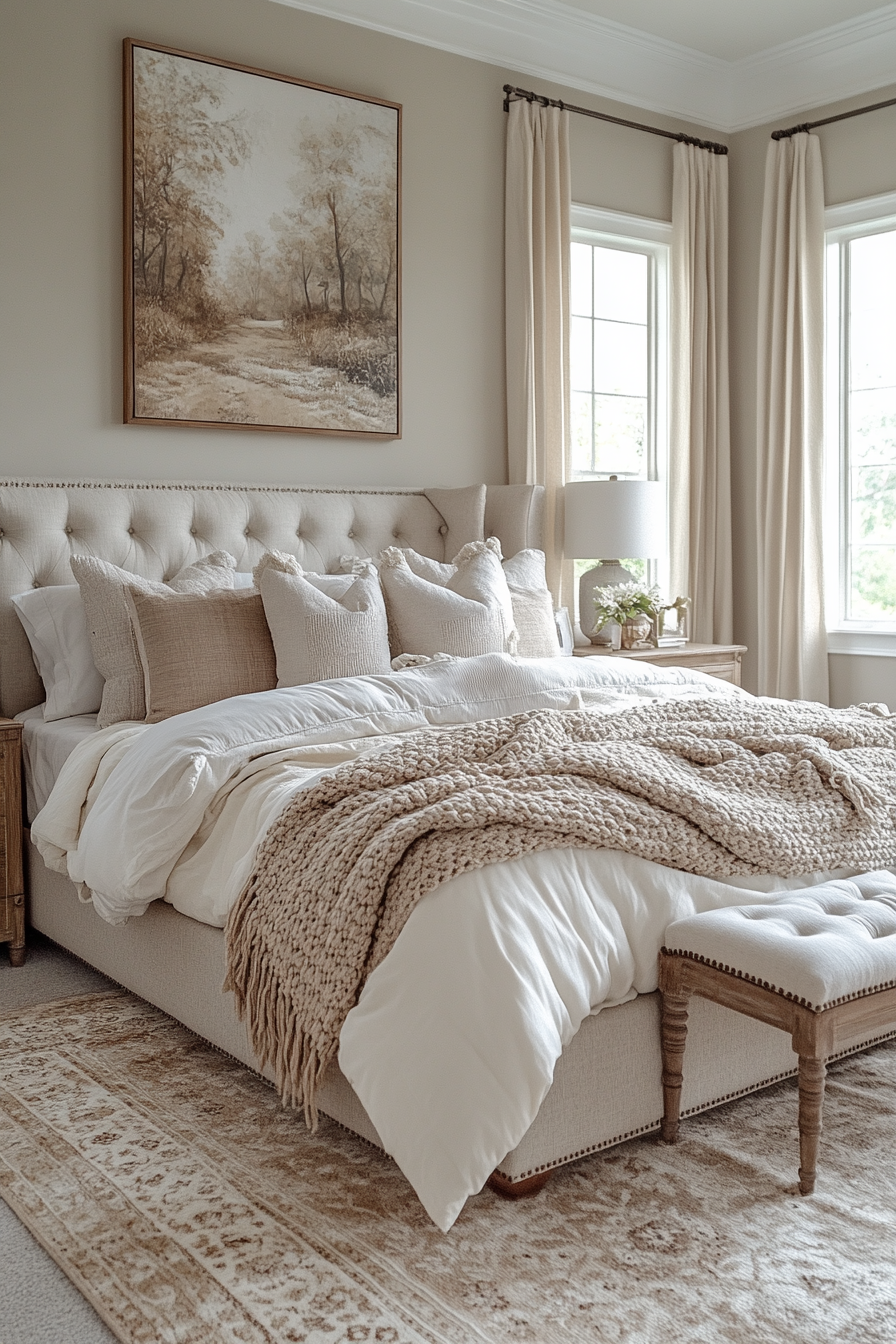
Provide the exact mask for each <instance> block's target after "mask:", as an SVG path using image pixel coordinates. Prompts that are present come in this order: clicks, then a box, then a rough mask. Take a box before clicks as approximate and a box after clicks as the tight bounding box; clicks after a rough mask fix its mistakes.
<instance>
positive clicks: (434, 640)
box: [380, 538, 516, 658]
mask: <svg viewBox="0 0 896 1344" xmlns="http://www.w3.org/2000/svg"><path fill="white" fill-rule="evenodd" d="M380 559H381V565H382V567H381V569H380V580H381V582H382V585H383V594H384V596H385V599H386V610H387V611H388V613H389V629H390V634H391V635H392V645H393V648H396V646H397V652H399V653H423V654H430V655H432V654H435V653H447V654H451V655H453V656H455V657H459V658H470V657H473V656H475V655H476V654H480V653H503V652H505V650H507V651H512V649H513V646H514V644H515V639H516V632H515V628H514V624H513V607H512V605H511V601H510V591H509V589H508V587H507V580H506V579H505V577H504V571H503V570H502V568H501V548H500V545H499V544H498V542H497V541H496V540H495V538H489V540H488V541H474V542H470V543H469V544H468V545H466V546H464V548H463V549H462V550H461V551H460V552H459V553H458V555H457V556H456V557H455V559H454V564H453V567H452V571H453V572H452V573H451V574H450V576H449V577H448V578H447V581H446V582H444V583H442V582H440V577H441V576H439V577H434V578H433V579H427V578H423V577H422V576H421V575H420V574H416V573H414V570H413V569H412V568H411V565H410V562H409V558H408V555H407V554H406V552H404V551H401V550H399V549H398V547H396V546H390V547H389V548H388V549H387V550H385V551H383V554H382V556H381V557H380ZM447 568H448V567H446V566H440V569H442V570H443V571H444V570H446V569H447ZM429 572H430V573H435V571H434V570H430V571H429Z"/></svg>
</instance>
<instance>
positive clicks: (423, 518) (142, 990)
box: [0, 481, 865, 1193]
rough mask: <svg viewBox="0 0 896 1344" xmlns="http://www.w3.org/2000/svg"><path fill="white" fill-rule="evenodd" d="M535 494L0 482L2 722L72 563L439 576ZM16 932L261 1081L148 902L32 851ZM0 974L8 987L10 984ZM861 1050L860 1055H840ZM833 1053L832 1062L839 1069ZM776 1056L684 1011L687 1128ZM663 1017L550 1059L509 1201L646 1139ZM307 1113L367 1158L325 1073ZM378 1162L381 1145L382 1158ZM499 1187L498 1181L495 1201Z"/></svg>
mask: <svg viewBox="0 0 896 1344" xmlns="http://www.w3.org/2000/svg"><path fill="white" fill-rule="evenodd" d="M542 508H543V501H542V497H541V491H540V489H539V488H538V487H530V486H490V487H489V488H488V490H487V492H486V495H485V500H484V510H483V498H482V489H481V488H471V489H469V490H435V489H433V490H419V491H399V490H370V491H367V490H364V491H361V490H359V491H343V490H320V489H301V488H293V487H272V486H235V485H191V484H177V483H169V484H155V483H123V484H119V483H112V482H84V481H81V482H73V483H71V484H68V483H64V482H57V481H34V482H26V481H7V482H0V712H2V713H3V714H6V715H12V714H16V713H18V712H20V711H21V710H23V709H27V708H29V707H30V706H32V705H35V704H37V703H39V702H40V701H41V699H42V698H43V695H42V689H41V684H40V680H39V678H38V676H37V673H36V671H35V668H34V664H33V661H32V658H31V653H30V649H29V647H28V643H27V640H26V639H25V636H24V633H23V631H22V629H21V627H20V625H19V622H18V620H17V619H16V617H15V614H14V611H13V607H12V603H11V602H10V598H11V597H12V596H13V594H15V593H20V592H23V591H25V590H26V589H28V588H30V587H33V586H39V585H44V584H60V583H71V582H72V581H73V580H72V574H71V570H70V568H69V563H68V562H69V558H70V556H71V555H73V554H92V555H98V556H100V557H102V558H103V559H107V560H110V561H112V562H113V563H115V564H117V565H121V566H123V567H124V568H126V569H129V570H131V571H133V572H134V573H136V574H140V575H142V576H144V577H146V578H153V579H163V578H167V577H170V576H171V575H173V574H174V573H176V571H177V570H178V569H179V568H181V566H183V565H184V564H186V563H188V562H189V561H190V560H193V559H196V558H198V557H199V556H201V555H205V554H207V553H208V552H210V551H212V550H217V549H224V550H228V551H230V552H231V553H232V554H233V555H235V556H236V559H237V565H238V568H240V569H243V570H249V569H251V568H252V566H253V565H254V563H255V562H256V561H257V560H258V559H259V557H260V556H261V555H262V554H263V552H264V551H266V550H269V549H277V550H282V551H290V552H292V553H293V554H295V555H297V556H298V558H299V560H300V561H301V562H302V563H303V565H304V566H305V567H306V568H308V569H319V570H327V569H329V568H331V567H332V566H333V564H334V562H335V561H336V560H337V559H338V557H339V556H341V555H343V554H345V553H347V552H348V553H351V552H354V553H356V554H359V555H366V554H376V553H377V552H378V551H379V550H380V549H382V548H383V547H384V546H387V545H394V544H396V543H397V544H399V545H401V544H405V545H410V546H413V547H414V548H415V549H416V550H418V551H420V552H422V553H424V554H426V555H429V556H431V557H433V558H434V559H437V560H445V559H450V558H451V557H452V556H453V555H454V554H456V552H457V551H458V550H459V549H460V548H461V546H463V545H464V544H465V543H466V542H467V541H470V540H474V539H476V538H478V537H480V536H481V535H482V534H483V530H484V533H485V535H486V536H488V535H495V536H497V537H499V538H500V540H501V543H502V546H503V548H504V552H505V554H507V555H512V554H513V553H514V552H515V551H517V550H519V549H521V548H523V547H525V546H537V545H539V543H540V539H541V520H542ZM26 851H27V853H28V856H29V866H30V873H29V893H28V912H29V919H30V922H31V924H32V925H33V927H34V928H36V929H38V930H40V931H41V932H42V933H44V934H46V935H47V936H48V937H50V938H51V939H53V940H54V941H55V942H57V943H59V944H61V946H63V947H65V948H67V949H69V950H70V951H71V952H73V953H74V954H75V955H76V956H78V957H81V958H83V960H84V961H86V962H89V963H90V964H91V965H92V966H95V967H97V968H98V969H99V970H100V971H103V972H104V973H105V974H106V975H108V976H110V977H111V978H112V979H113V980H115V981H117V982H118V983H119V984H122V985H124V986H126V987H127V988H128V989H131V990H133V991H134V992H135V993H137V994H139V995H141V996H142V997H143V998H145V999H148V1000H149V1001H150V1002H151V1003H154V1004H156V1005H158V1007H160V1008H162V1009H164V1010H165V1011H166V1012H168V1013H170V1014H171V1015H172V1016H174V1017H176V1018H177V1019H178V1020H179V1021H181V1022H183V1023H184V1024H185V1025H186V1026H187V1027H189V1028H190V1029H191V1030H193V1031H195V1032H196V1033H197V1034H198V1035H200V1036H202V1037H204V1038H205V1039H206V1040H208V1041H210V1042H211V1043H212V1044H213V1045H215V1046H217V1047H218V1048H220V1049H222V1050H224V1051H226V1052H227V1053H228V1054H230V1055H233V1056H234V1057H235V1058H237V1059H238V1060H241V1061H242V1062H243V1063H245V1064H247V1065H248V1066H249V1067H252V1068H254V1067H257V1066H256V1063H255V1061H254V1059H253V1056H252V1051H251V1049H250V1047H249V1042H248V1039H247V1036H246V1032H245V1029H244V1027H243V1025H242V1023H240V1022H239V1021H238V1020H237V1018H236V1015H235V1012H234V1009H233V1005H232V1000H231V997H230V996H229V995H224V994H222V993H221V983H222V980H223V975H224V937H223V933H222V931H221V930H220V929H215V928H211V927H209V926H208V925H206V924H200V923H198V922H197V921H195V920H192V919H189V918H187V917H186V916H184V915H180V914H178V913H177V912H176V911H175V910H173V909H172V908H171V907H170V906H168V905H165V904H163V903H162V902H155V903H154V904H153V905H152V906H151V907H150V909H149V911H148V912H147V914H146V915H144V916H142V917H141V918H139V919H134V920H131V921H130V923H128V924H126V925H124V926H123V927H112V926H110V925H108V924H106V923H104V922H103V921H102V920H101V919H100V918H99V916H98V915H96V913H95V912H94V910H93V908H92V906H89V905H83V904H81V903H80V902H79V901H78V899H77V896H76V893H75V889H74V887H73V886H72V884H71V883H70V882H68V880H67V879H65V878H63V877H60V876H59V875H58V874H56V873H52V872H50V871H48V869H47V868H46V867H45V866H44V864H43V861H42V860H41V858H40V856H39V855H38V854H37V852H36V850H34V849H33V848H32V847H31V846H30V845H28V846H26ZM10 973H12V972H10ZM864 1043H865V1042H864V1041H862V1040H861V1039H857V1040H856V1041H855V1042H853V1043H850V1045H849V1048H850V1049H856V1048H859V1046H860V1045H861V1044H864ZM844 1053H845V1052H844ZM794 1059H795V1056H794V1055H793V1053H792V1051H791V1047H790V1041H789V1038H788V1037H787V1036H786V1034H785V1033H782V1032H779V1031H776V1030H775V1029H774V1028H772V1027H767V1026H764V1025H762V1024H761V1023H758V1022H755V1021H752V1020H751V1019H749V1018H746V1017H744V1016H742V1015H740V1014H735V1013H732V1012H730V1011H729V1010H727V1009H725V1008H720V1007H718V1006H716V1005H714V1004H711V1003H709V1002H707V1001H705V1000H702V999H697V1000H695V1001H694V1003H693V1005H692V1009H691V1019H690V1031H689V1036H688V1069H687V1076H686V1079H685V1087H684V1094H683V1114H691V1113H693V1112H695V1111H699V1110H704V1109H706V1108H708V1107H710V1106H713V1105H718V1104H719V1103H720V1102H723V1101H726V1100H729V1099H730V1098H732V1097H736V1096H739V1095H741V1094H743V1093H745V1092H749V1091H753V1090H754V1089H756V1088H758V1087H762V1086H765V1085H766V1084H768V1083H770V1082H773V1081H775V1080H777V1079H779V1078H783V1077H787V1076H790V1075H792V1074H794V1073H795V1072H796V1070H795V1068H794V1066H793V1061H794ZM660 1074H661V1063H660V1044H659V1005H658V996H657V995H656V994H648V995H642V996H639V997H638V998H636V999H635V1000H633V1001H632V1002H631V1003H627V1004H624V1005H623V1006H621V1007H618V1008H612V1009H608V1010H606V1011H604V1012H602V1013H599V1014H598V1015H597V1016H595V1017H589V1018H587V1019H586V1021H585V1022H584V1024H583V1025H582V1027H581V1028H580V1030H579V1032H578V1034H577V1035H576V1037H575V1039H574V1040H573V1041H572V1042H571V1044H570V1045H569V1047H568V1048H567V1049H566V1051H565V1052H564V1054H563V1056H562V1058H561V1059H560V1061H559V1063H558V1065H557V1068H556V1071H555V1075H554V1082H553V1086H552V1087H551V1090H550V1092H549V1093H548V1096H547V1097H546V1099H545V1101H544V1103H543V1105H542V1107H541V1110H540V1112H539V1114H538V1116H537V1117H536V1120H535V1121H534V1123H533V1124H532V1126H531V1128H530V1129H529V1131H528V1133H527V1134H526V1135H525V1137H524V1138H523V1140H522V1141H521V1143H520V1144H519V1145H518V1146H517V1148H516V1149H515V1150H514V1151H513V1152H512V1153H509V1154H508V1155H507V1157H506V1158H505V1159H504V1161H503V1162H502V1163H501V1164H500V1167H499V1175H500V1177H501V1178H503V1183H504V1184H505V1185H506V1186H508V1187H509V1192H510V1193H512V1192H513V1186H514V1185H515V1186H517V1188H518V1190H524V1189H526V1188H528V1187H529V1186H531V1184H532V1183H533V1178H534V1177H536V1176H537V1175H539V1174H540V1173H544V1172H547V1171H549V1170H550V1169H551V1168H552V1167H556V1166H559V1165H561V1164H562V1163H564V1162H568V1161H571V1160H572V1159H574V1158H579V1157H583V1156H584V1155H585V1154H587V1153H593V1152H595V1151H597V1150H599V1149H602V1148H607V1147H609V1146H611V1145H612V1144H615V1143H619V1142H620V1141H622V1140H623V1139H626V1138H630V1137H632V1136H633V1135H636V1134H643V1133H646V1132H649V1131H652V1130H659V1127H660V1117H661V1115H662V1110H663V1099H662V1087H661V1082H660ZM319 1105H320V1109H321V1110H322V1111H324V1112H325V1113H326V1114H329V1115H330V1116H331V1117H332V1118H333V1119H335V1120H337V1121H338V1122H339V1123H341V1124H343V1125H345V1126H347V1127H348V1128H349V1129H351V1130H354V1131H355V1132H356V1133H358V1134H360V1135H362V1136H363V1137H364V1138H366V1139H368V1140H370V1141H371V1142H373V1143H375V1144H378V1145H379V1138H378V1136H377V1134H376V1131H375V1129H374V1128H373V1125H372V1124H371V1122H370V1120H369V1119H368V1117H367V1115H366V1114H365V1112H364V1110H363V1108H362V1106H361V1104H360V1102H359V1101H358V1099H357V1098H356V1097H355V1095H354V1093H353V1092H352V1090H351V1088H350V1087H349V1085H348V1083H347V1082H346V1081H345V1079H344V1078H343V1077H342V1075H341V1074H340V1072H339V1069H338V1067H336V1066H335V1065H333V1066H332V1067H331V1069H330V1071H329V1073H328V1076H327V1078H326V1080H325V1084H324V1087H323V1090H322V1092H321V1094H320V1096H319ZM379 1146H381V1145H379ZM500 1183H501V1182H500V1181H499V1184H500Z"/></svg>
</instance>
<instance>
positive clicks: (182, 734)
mask: <svg viewBox="0 0 896 1344" xmlns="http://www.w3.org/2000/svg"><path fill="white" fill-rule="evenodd" d="M744 694H745V692H742V691H739V690H737V689H735V688H734V687H732V686H730V685H727V684H726V683H723V682H720V681H718V680H715V679H713V678H710V677H706V676H704V675H703V674H701V673H698V672H689V671H685V670H681V669H674V668H669V669H658V668H654V667H651V666H647V665H645V664H642V663H635V662H631V663H625V662H622V661H616V660H610V659H607V660H604V659H581V660H578V659H577V660H572V659H551V660H543V661H542V660H537V661H535V660H533V661H527V662H516V661H514V660H513V659H511V658H508V657H506V656H505V655H502V654H492V655H488V656H486V657H483V658H474V659H465V660H452V661H450V662H440V663H432V664H429V665H428V666H425V667H421V668H414V669H408V670H405V671H402V672H397V673H393V674H390V675H383V676H372V677H358V678H352V679H346V680H340V681H332V682H324V683H318V684H316V685H312V686H304V687H294V688H290V689H284V690H278V691H269V692H266V693H264V694H261V695H250V696H240V697H238V698H236V699H233V700H228V701H224V702H220V703H218V704H214V705H209V706H207V707H206V708H203V709H199V710H194V711H192V712H191V713H189V714H184V715H180V716H178V717H177V718H173V719H168V720H167V721H165V722H163V723H160V724H155V725H152V726H149V725H145V724H119V725H117V726H116V727H114V728H109V729H106V730H104V731H102V732H99V733H97V734H95V736H93V737H92V738H91V739H89V740H88V741H85V742H83V743H82V744H80V745H79V746H78V747H77V748H76V749H75V751H74V752H73V753H72V755H71V757H70V758H69V760H68V761H67V762H66V765H65V766H64V767H63V770H62V772H61V774H60V776H59V779H58V781H57V783H56V786H55V788H54V790H53V793H52V794H51V796H50V799H49V800H48V802H47V805H46V807H45V808H44V809H43V811H42V812H41V813H40V814H39V815H38V817H37V818H36V819H35V821H34V823H33V826H32V836H33V837H34V840H35V842H36V843H37V846H38V848H39V849H40V852H41V854H42V855H43V857H44V859H45V861H46V862H47V863H48V865H49V866H51V867H54V868H56V869H57V870H59V871H62V872H66V873H67V874H68V875H69V876H70V877H71V878H72V880H73V881H74V882H76V883H78V884H79V885H81V887H82V890H83V892H84V898H85V899H88V900H90V899H92V901H93V904H94V906H95V907H96V909H97V910H98V911H99V913H100V914H101V915H102V916H103V918H105V919H107V920H108V921H109V922H111V923H122V922H124V921H125V920H126V919H128V918H129V917H130V916H132V915H140V914H142V913H143V912H144V911H145V910H146V908H147V906H148V905H149V903H150V902H151V901H153V900H157V899H167V900H169V901H170V902H171V903H172V904H173V905H174V906H175V907H176V908H177V909H179V910H181V911H183V913H185V914H187V915H190V916H192V917H193V918H195V919H200V920H203V921H205V922H206V923H210V924H215V925H218V926H222V925H223V924H224V923H225V921H226V917H227V912H228V910H229V909H230V906H231V905H232V903H233V901H234V900H235V899H236V897H237V895H238V894H239V891H240V889H241V887H242V885H243V883H244V881H245V879H246V878H247V876H248V874H249V872H250V870H251V867H252V863H253V859H254V855H255V851H256V848H257V846H258V843H259V842H260V840H261V839H262V837H263V836H264V834H265V832H266V830H267V828H268V827H269V825H270V824H271V822H272V821H273V820H274V818H275V817H276V816H277V815H278V814H279V812H280V811H281V809H282V808H283V807H284V806H285V804H286V803H287V801H288V800H289V798H290V797H292V796H293V795H294V793H295V791H296V790H297V789H300V788H305V787H307V786H308V785H309V784H311V783H313V782H314V781H315V780H316V779H318V778H319V777H320V775H321V773H322V772H324V771H326V770H330V769H333V768H335V767H336V766H337V765H339V764H341V763H342V762H344V761H347V760H350V759H352V758H353V757H355V756H357V755H358V754H360V753H362V752H366V751H372V750H380V749H382V748H383V747H385V746H388V745H391V744H392V743H394V742H395V740H396V737H397V735H398V734H401V733H406V732H409V731H413V730H415V729H418V728H425V727H428V726H447V725H451V724H457V723H469V722H473V721H476V720H479V719H483V718H492V717H496V716H501V715H505V714H515V713H519V712H521V711H525V710H529V709H539V708H551V707H554V708H559V709H564V708H576V709H580V708H588V709H593V710H594V711H595V712H596V713H618V712H620V711H621V710H623V709H626V708H629V707H631V706H633V705H635V704H639V703H643V702H644V701H645V700H655V699H658V698H659V699H681V698H690V697H700V696H707V695H713V696H715V695H744ZM804 884H805V879H801V880H799V881H790V882H787V883H785V882H783V881H780V880H775V879H755V880H754V879H750V880H743V881H740V882H739V883H734V882H732V881H731V879H728V880H727V881H726V882H725V883H722V882H714V881H711V880H709V879H706V878H697V877H693V876H689V875H687V874H683V873H677V872H675V871H674V870H671V869H668V868H662V867H660V866H658V865H656V864H651V863H647V862H646V861H644V860H641V859H635V858H633V857H631V856H628V855H624V854H619V853H615V852H612V851H593V852H592V851H584V850H555V851H551V852H548V853H538V854H531V855H528V856H526V857H524V858H522V859H519V860H516V861H514V862H512V863H504V864H496V865H493V866H492V867H490V868H487V869H482V870H479V871H476V872H471V873H466V874H464V875H462V876H461V877H458V878H455V879H454V880H453V881H451V882H447V883H445V884H443V886H441V887H440V888H438V890H436V891H434V892H432V893H430V894H429V895H428V896H426V897H425V898H424V899H423V900H421V902H420V903H419V905H418V906H417V908H416V909H415V911H414V912H413V914H412V916H411V918H410V919H409V921H408V923H407V925H406V926H405V928H404V930H403V932H402V933H401V935H400V937H399V939H398V941H397V943H396V945H395V947H394V948H393V950H392V952H390V954H389V956H388V957H387V958H386V960H385V961H384V962H383V964H382V965H381V966H380V967H379V968H378V969H377V970H376V971H375V972H374V973H373V975H372V976H371V977H370V979H369V981H368V982H367V985H366V986H365V988H364V992H363V993H362V995H361V998H360V1000H359V1002H358V1005H357V1006H356V1007H355V1008H354V1009H353V1011H352V1012H351V1013H350V1014H349V1016H348V1019H347V1020H346V1023H345V1025H344V1027H343V1030H342V1034H341V1038H340V1052H339V1063H340V1066H341V1068H342V1070H343V1072H344V1073H345V1075H346V1077H347V1078H348V1080H349V1081H350V1083H351V1084H352V1086H353V1087H354V1089H355V1091H356V1093H357V1094H358V1096H359V1098H360V1100H361V1102H362V1103H363V1105H364V1107H365V1110H366V1111H367V1113H368V1115H369V1116H370V1118H371V1120H372V1121H373V1123H374V1125H375V1126H376V1128H377V1131H378V1132H379V1134H380V1136H381V1138H382V1139H383V1142H384V1144H385V1146H386V1148H387V1150H388V1151H389V1152H390V1153H391V1154H392V1155H393V1157H394V1158H395V1160H396V1161H397V1162H398V1164H399V1166H400V1167H401V1169H402V1170H403V1171H404V1173H405V1175H406V1176H407V1177H408V1179H409V1180H410V1182H411V1184H412V1185H413V1186H414V1189H415V1190H416V1191H417V1194H418V1195H419V1197H420V1199H421V1201H422V1203H423V1205H424V1207H425V1208H426V1210H427V1212H428V1213H429V1214H430V1216H431V1217H432V1218H433V1220H434V1221H435V1222H436V1223H437V1224H438V1225H439V1226H440V1227H442V1228H443V1229H444V1230H447V1229H448V1228H449V1227H450V1226H451V1225H452V1223H453V1222H454V1220H455V1219H456V1217H457V1215H458V1214H459V1212H460V1210H461V1208H462V1207H463V1204H464V1201H465V1200H466V1198H467V1196H468V1195H470V1194H472V1193H474V1192H475V1191H477V1190H479V1189H481V1187H482V1185H483V1183H484V1181H485V1180H486V1178H487V1177H488V1175H489V1174H490V1172H491V1171H492V1170H493V1169H494V1168H495V1167H496V1166H497V1165H498V1163H499V1162H500V1161H501V1159H502V1158H503V1157H504V1155H505V1154H506V1153H507V1152H509V1151H510V1150H511V1149H513V1148H514V1147H515V1146H516V1144H517V1143H519V1141H520V1139H521V1138H522V1137H523V1135H524V1134H525V1132H526V1130H527V1129H528V1128H529V1125H530V1124H531V1123H532V1120H533V1119H534V1118H535V1115H536V1113H537V1111H538V1108H539V1106H540V1105H541V1102H542V1100H543V1098H544V1096H545V1094H546V1092H547V1090H548V1088H549V1087H550V1084H551V1080H552V1077H553V1071H554V1065H555V1064H556V1061H557V1059H558V1058H559V1055H560V1053H561V1051H562V1049H563V1047H564V1045H565V1044H566V1043H567V1042H568V1041H569V1040H571V1038H572V1036H573V1035H574V1034H575V1032H576V1031H577V1030H578V1027H579V1025H580V1023H581V1022H582V1020H583V1019H584V1017H586V1016H587V1015H588V1014H589V1012H593V1011H596V1010H599V1009H600V1008H602V1007H608V1006H610V1005H613V1004H617V1003H622V1002H625V1001H626V1000H627V999H629V998H633V997H634V995H635V994H637V993H644V992H648V991H650V990H652V989H655V988H656V954H657V950H658V948H659V947H660V945H661V943H662V937H663V933H664V930H665V928H666V926H667V924H668V923H669V922H670V921H671V920H672V919H676V918H680V917H682V916H683V915H685V914H688V913H691V912H693V911H695V910H705V909H710V908H713V907H716V906H720V905H728V904H737V903H740V902H741V901H742V900H743V896H742V894H741V893H742V889H743V888H744V887H750V888H752V889H754V890H760V891H761V890H764V891H770V890H774V889H780V888H781V887H782V886H785V885H786V886H791V887H792V886H798V885H804Z"/></svg>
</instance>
